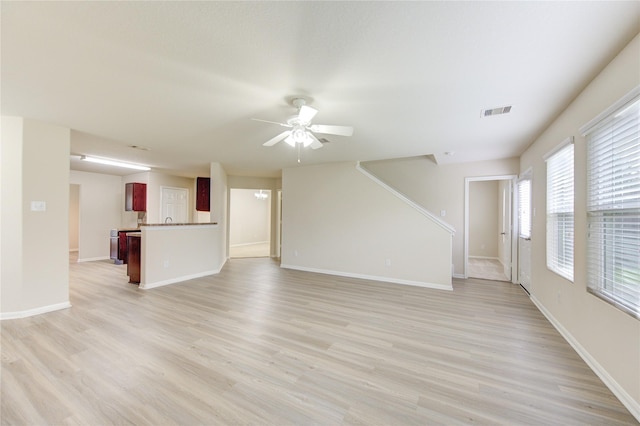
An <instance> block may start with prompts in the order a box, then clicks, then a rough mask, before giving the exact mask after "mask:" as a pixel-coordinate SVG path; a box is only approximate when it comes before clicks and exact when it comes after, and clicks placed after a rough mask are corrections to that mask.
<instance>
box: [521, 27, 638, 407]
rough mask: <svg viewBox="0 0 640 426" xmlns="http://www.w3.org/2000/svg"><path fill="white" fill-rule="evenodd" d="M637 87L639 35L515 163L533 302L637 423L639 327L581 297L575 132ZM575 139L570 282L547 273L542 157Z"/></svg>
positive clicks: (579, 166) (579, 154) (582, 172)
mask: <svg viewBox="0 0 640 426" xmlns="http://www.w3.org/2000/svg"><path fill="white" fill-rule="evenodd" d="M638 85H640V35H638V36H636V37H635V38H634V39H633V41H632V42H631V43H630V44H629V45H628V46H627V47H626V48H625V49H624V50H623V51H622V52H621V53H620V54H619V55H618V56H617V57H616V58H615V59H614V60H613V61H612V62H611V63H610V64H609V65H608V66H607V67H606V68H605V69H604V70H603V71H602V72H601V73H600V74H599V75H598V76H597V77H596V78H595V79H594V80H593V81H592V82H591V83H590V84H589V85H588V86H587V87H586V88H585V89H584V91H583V92H582V93H581V94H580V95H579V96H578V97H577V98H576V99H575V100H574V101H573V102H572V103H571V104H570V105H569V106H568V108H567V109H566V110H565V111H564V112H563V113H562V114H560V115H559V116H558V117H557V119H556V120H555V121H554V122H553V123H552V124H551V125H550V126H549V127H548V128H547V129H546V130H545V131H544V133H542V135H541V136H540V137H539V138H538V139H537V140H536V141H535V142H534V143H533V144H532V145H531V146H530V147H529V149H527V151H526V152H525V153H524V154H523V155H522V157H521V162H520V167H521V169H522V170H526V169H527V168H529V167H532V168H533V182H532V190H533V207H534V208H535V209H536V211H537V214H536V215H535V216H534V217H533V224H532V228H533V229H532V237H531V244H532V259H531V261H532V277H531V281H532V282H531V294H532V298H533V299H534V300H535V301H536V303H537V304H538V305H539V306H540V307H541V309H542V310H543V312H545V313H546V314H547V315H548V317H550V318H551V319H552V322H554V323H555V324H556V325H557V327H559V328H560V329H561V330H563V332H564V333H565V337H567V338H568V340H569V341H570V342H572V343H573V344H574V347H576V348H577V350H578V352H579V353H581V355H582V356H583V357H585V358H586V359H587V360H588V362H590V365H591V366H592V368H595V369H596V372H598V373H599V375H600V376H601V378H603V379H604V380H605V383H607V384H608V385H609V387H610V388H612V390H613V391H614V393H616V395H617V396H618V397H619V398H620V399H621V401H622V402H623V403H625V404H626V405H627V407H628V408H629V409H630V410H631V411H632V412H633V413H634V415H635V416H636V418H638V419H639V420H640V321H638V320H637V319H634V318H632V317H631V316H630V315H627V314H625V313H623V312H622V311H620V310H618V309H616V308H614V307H613V306H611V305H609V304H608V303H605V302H603V301H602V300H600V299H599V298H597V297H595V296H594V295H592V294H590V293H588V292H587V289H586V281H587V259H586V248H585V247H586V245H587V244H586V243H587V241H586V234H587V229H586V214H585V211H586V147H585V139H584V138H583V137H582V136H581V135H580V131H579V128H580V126H582V125H584V124H585V123H587V122H588V121H589V120H591V119H593V118H594V117H595V116H597V115H598V114H599V113H601V112H602V111H603V110H605V109H606V108H607V107H609V106H610V105H612V104H613V103H614V102H616V101H617V100H618V99H620V98H621V97H622V96H623V95H625V94H626V93H628V92H629V91H631V90H632V89H633V88H635V87H636V86H638ZM569 136H574V137H575V212H576V215H575V248H574V282H573V283H572V282H569V281H567V280H565V279H564V278H562V277H560V276H559V275H557V274H555V273H553V272H551V271H549V270H548V269H547V268H546V253H545V214H544V212H545V207H546V200H545V197H546V168H545V164H544V160H543V155H544V154H545V153H547V152H548V151H550V150H551V149H552V148H554V147H555V146H556V145H558V144H559V143H561V142H562V141H563V140H565V139H566V138H567V137H569Z"/></svg>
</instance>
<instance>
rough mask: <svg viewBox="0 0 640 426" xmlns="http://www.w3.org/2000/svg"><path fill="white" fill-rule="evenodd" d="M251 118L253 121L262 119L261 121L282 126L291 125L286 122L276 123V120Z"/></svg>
mask: <svg viewBox="0 0 640 426" xmlns="http://www.w3.org/2000/svg"><path fill="white" fill-rule="evenodd" d="M252 120H253V121H262V122H263V123H271V124H277V125H279V126H282V127H293V126H292V125H290V124H287V123H278V122H277V121H269V120H262V119H260V118H252Z"/></svg>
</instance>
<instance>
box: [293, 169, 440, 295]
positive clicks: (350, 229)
mask: <svg viewBox="0 0 640 426" xmlns="http://www.w3.org/2000/svg"><path fill="white" fill-rule="evenodd" d="M282 192H283V201H282V208H283V213H282V214H283V229H282V266H283V267H287V268H294V269H301V270H309V271H317V272H325V273H332V274H336V275H346V276H356V277H366V278H372V279H380V280H384V281H391V282H399V283H406V284H414V285H424V286H432V287H436V288H448V289H450V288H451V234H450V233H449V232H448V231H446V230H445V229H444V228H442V227H441V226H440V225H439V224H436V223H435V222H433V221H431V220H429V219H427V218H425V217H424V216H423V215H422V214H421V213H420V212H418V211H417V210H416V209H414V208H412V207H410V206H409V205H407V204H405V203H404V202H403V201H401V200H400V199H398V198H397V197H396V196H395V195H393V194H391V193H390V192H389V191H387V190H385V189H384V188H382V187H381V186H379V185H378V184H377V183H375V182H373V181H372V180H371V179H369V178H368V177H367V176H365V175H364V174H362V173H360V172H359V171H357V170H356V167H355V163H337V164H328V165H321V166H307V167H297V168H291V169H285V170H284V171H283V176H282Z"/></svg>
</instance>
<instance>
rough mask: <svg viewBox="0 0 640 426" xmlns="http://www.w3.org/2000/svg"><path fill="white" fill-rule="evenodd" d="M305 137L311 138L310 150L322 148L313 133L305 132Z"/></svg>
mask: <svg viewBox="0 0 640 426" xmlns="http://www.w3.org/2000/svg"><path fill="white" fill-rule="evenodd" d="M307 135H309V137H310V138H311V145H310V146H311V149H318V148H322V142H320V141H319V140H318V138H316V137H315V135H314V134H313V133H311V132H307Z"/></svg>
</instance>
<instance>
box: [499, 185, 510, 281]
mask: <svg viewBox="0 0 640 426" xmlns="http://www.w3.org/2000/svg"><path fill="white" fill-rule="evenodd" d="M499 188H500V218H499V220H498V227H499V230H500V235H499V236H498V252H499V253H498V254H499V256H500V263H502V265H503V267H504V275H505V277H507V279H508V280H509V281H511V181H509V180H501V181H500V187H499Z"/></svg>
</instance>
